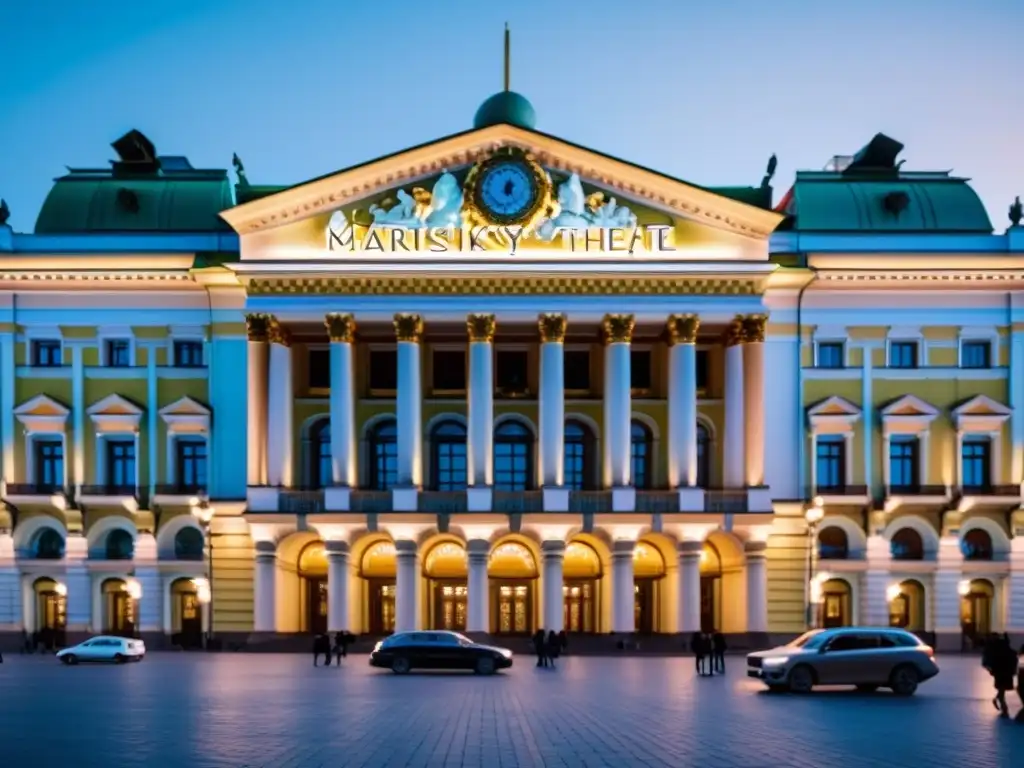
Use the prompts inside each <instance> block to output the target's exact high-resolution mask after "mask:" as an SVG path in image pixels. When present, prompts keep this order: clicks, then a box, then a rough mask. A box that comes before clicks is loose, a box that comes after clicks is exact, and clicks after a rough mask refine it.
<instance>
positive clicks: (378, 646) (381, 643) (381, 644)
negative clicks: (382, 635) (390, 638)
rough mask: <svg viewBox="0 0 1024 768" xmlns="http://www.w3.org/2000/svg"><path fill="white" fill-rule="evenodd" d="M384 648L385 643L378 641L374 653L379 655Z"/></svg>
mask: <svg viewBox="0 0 1024 768" xmlns="http://www.w3.org/2000/svg"><path fill="white" fill-rule="evenodd" d="M383 647H384V643H383V641H381V640H378V641H377V644H376V645H375V646H373V652H374V653H377V651H379V650H380V649H381V648H383Z"/></svg>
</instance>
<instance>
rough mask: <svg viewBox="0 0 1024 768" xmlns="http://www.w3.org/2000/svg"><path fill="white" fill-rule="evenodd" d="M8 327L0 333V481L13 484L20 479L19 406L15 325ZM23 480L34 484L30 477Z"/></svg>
mask: <svg viewBox="0 0 1024 768" xmlns="http://www.w3.org/2000/svg"><path fill="white" fill-rule="evenodd" d="M7 327H8V328H10V329H12V330H6V331H3V332H2V333H0V371H4V372H5V375H3V376H0V455H2V458H0V479H2V480H5V481H6V482H8V483H13V482H16V481H17V480H18V479H19V478H18V474H17V469H16V467H17V465H18V462H17V461H16V460H15V454H14V436H15V426H14V425H15V420H14V408H15V406H16V405H17V403H15V402H14V398H15V383H16V379H15V376H14V359H15V358H14V332H13V328H14V325H13V324H11V325H9V326H7ZM23 480H24V482H32V478H30V477H25V478H23Z"/></svg>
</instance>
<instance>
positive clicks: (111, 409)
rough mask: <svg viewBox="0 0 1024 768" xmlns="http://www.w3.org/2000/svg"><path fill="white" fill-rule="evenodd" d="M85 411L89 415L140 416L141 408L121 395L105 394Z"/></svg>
mask: <svg viewBox="0 0 1024 768" xmlns="http://www.w3.org/2000/svg"><path fill="white" fill-rule="evenodd" d="M85 412H86V413H87V414H89V415H90V416H141V415H142V408H140V407H139V406H137V405H136V404H135V403H133V402H132V401H131V400H128V399H127V398H125V397H121V395H118V394H113V395H107V396H106V397H104V398H103V399H102V400H98V401H96V402H95V403H93V404H92V405H90V406H89V407H88V408H86V410H85Z"/></svg>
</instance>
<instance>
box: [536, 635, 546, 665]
mask: <svg viewBox="0 0 1024 768" xmlns="http://www.w3.org/2000/svg"><path fill="white" fill-rule="evenodd" d="M546 645H547V643H546V642H545V638H544V630H543V629H538V630H537V631H536V632H534V633H533V650H534V652H535V653H536V654H537V666H538V667H546V666H547V665H548V655H547V648H546V647H545V646H546Z"/></svg>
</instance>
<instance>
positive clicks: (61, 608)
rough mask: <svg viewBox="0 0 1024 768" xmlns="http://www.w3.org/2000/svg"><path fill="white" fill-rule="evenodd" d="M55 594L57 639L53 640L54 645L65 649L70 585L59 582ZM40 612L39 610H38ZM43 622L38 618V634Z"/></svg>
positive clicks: (55, 632) (55, 631)
mask: <svg viewBox="0 0 1024 768" xmlns="http://www.w3.org/2000/svg"><path fill="white" fill-rule="evenodd" d="M53 592H54V594H55V595H57V601H56V604H55V605H54V607H53V608H54V624H55V625H56V626H54V628H53V629H54V634H55V635H56V637H54V639H53V644H54V645H55V646H58V647H60V648H63V647H64V642H65V640H66V639H67V634H66V633H67V626H68V603H67V597H68V585H67V584H65V583H64V582H63V581H58V582H57V583H56V584H54V586H53ZM36 610H37V611H38V610H39V609H38V608H37V609H36ZM40 624H42V622H41V621H40V620H39V617H38V616H37V617H36V631H37V632H38V631H39V629H40V628H41V627H40Z"/></svg>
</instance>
